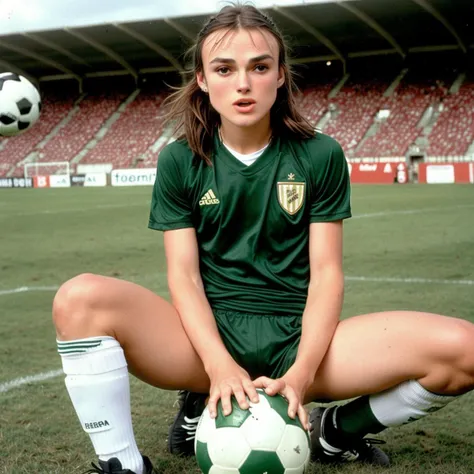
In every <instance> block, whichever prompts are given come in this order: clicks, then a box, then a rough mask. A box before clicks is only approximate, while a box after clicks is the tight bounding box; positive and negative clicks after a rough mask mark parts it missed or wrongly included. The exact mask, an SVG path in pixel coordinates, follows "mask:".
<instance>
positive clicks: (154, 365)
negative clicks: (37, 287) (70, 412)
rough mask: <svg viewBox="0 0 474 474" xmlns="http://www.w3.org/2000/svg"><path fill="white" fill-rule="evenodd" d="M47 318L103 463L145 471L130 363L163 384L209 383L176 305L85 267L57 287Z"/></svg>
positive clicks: (204, 386)
mask: <svg viewBox="0 0 474 474" xmlns="http://www.w3.org/2000/svg"><path fill="white" fill-rule="evenodd" d="M53 319H54V323H55V326H56V331H57V338H58V350H59V352H60V355H61V358H62V362H63V368H64V372H65V374H66V387H67V389H68V392H69V395H70V397H71V401H72V403H73V405H74V408H75V409H76V413H77V415H78V418H79V420H80V422H81V425H82V427H83V429H84V431H86V432H87V433H88V434H89V436H90V438H91V441H92V443H93V445H94V449H95V452H96V453H97V455H98V457H99V463H100V464H101V468H102V469H104V470H105V471H106V472H109V470H110V466H111V464H114V465H116V466H115V468H114V469H118V470H120V472H122V470H124V469H127V472H134V473H136V474H144V473H147V472H151V467H150V466H149V463H148V461H147V460H146V459H143V458H142V455H141V453H140V451H139V449H138V447H137V445H136V442H135V437H134V433H133V427H132V419H131V413H130V389H129V380H128V370H130V371H131V372H132V373H133V374H135V375H136V376H137V377H139V378H141V379H142V380H144V381H145V382H147V383H150V384H152V385H155V386H158V387H161V388H166V389H176V388H188V389H190V390H194V391H204V392H207V391H208V389H209V379H208V377H207V374H206V372H205V371H204V368H203V365H202V363H201V360H200V358H199V357H198V355H197V353H196V352H195V351H194V349H193V347H192V345H191V343H190V341H189V339H188V337H187V335H186V333H185V331H184V329H183V326H182V325H181V321H180V318H179V315H178V313H177V312H176V310H175V308H174V307H173V306H172V305H171V304H169V303H168V302H166V301H165V300H163V299H162V298H160V297H158V296H157V295H155V294H153V293H152V292H151V291H149V290H146V289H145V288H142V287H140V286H138V285H135V284H133V283H129V282H126V281H121V280H117V279H114V278H108V277H102V276H96V275H90V274H85V275H80V276H78V277H76V278H73V279H72V280H70V281H68V282H66V283H65V284H64V285H63V286H62V287H61V288H60V289H59V291H58V293H57V295H56V297H55V299H54V305H53ZM109 463H111V464H110V465H109ZM117 463H118V464H117ZM117 466H118V467H117ZM129 470H130V471H129ZM114 472H115V471H114Z"/></svg>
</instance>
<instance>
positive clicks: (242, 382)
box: [207, 359, 259, 418]
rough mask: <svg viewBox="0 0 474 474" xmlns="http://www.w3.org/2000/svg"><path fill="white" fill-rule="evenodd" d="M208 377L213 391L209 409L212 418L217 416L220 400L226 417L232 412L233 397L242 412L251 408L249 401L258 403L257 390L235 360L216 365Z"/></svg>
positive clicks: (208, 405)
mask: <svg viewBox="0 0 474 474" xmlns="http://www.w3.org/2000/svg"><path fill="white" fill-rule="evenodd" d="M208 375H209V379H210V381H211V389H210V392H209V401H208V404H207V407H208V409H209V413H210V415H211V418H215V417H216V416H217V403H218V402H219V399H220V400H221V403H222V412H223V413H224V416H227V415H230V413H231V412H232V403H231V397H232V395H234V396H235V398H236V400H237V403H238V404H239V407H240V408H242V410H247V409H248V408H249V407H250V405H249V402H248V399H250V400H251V401H252V402H253V403H257V402H258V400H259V398H258V394H257V390H256V388H255V386H254V384H253V382H252V380H251V379H250V376H249V374H248V373H247V371H246V370H244V369H243V368H242V367H240V365H238V364H237V363H236V362H235V361H234V360H232V359H231V360H229V361H226V362H222V361H221V362H219V363H216V364H215V365H214V366H213V367H211V368H210V370H209V372H208ZM247 397H248V399H247Z"/></svg>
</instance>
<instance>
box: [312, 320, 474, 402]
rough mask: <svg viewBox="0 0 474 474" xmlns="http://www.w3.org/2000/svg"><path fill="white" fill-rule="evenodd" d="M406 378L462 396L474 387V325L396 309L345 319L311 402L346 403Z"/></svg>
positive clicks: (317, 380)
mask: <svg viewBox="0 0 474 474" xmlns="http://www.w3.org/2000/svg"><path fill="white" fill-rule="evenodd" d="M406 380H418V381H419V382H420V384H421V385H422V386H423V387H425V388H426V389H427V390H430V391H432V392H434V393H438V394H446V395H459V394H462V393H465V392H468V391H469V390H471V389H472V388H473V387H474V325H473V324H471V323H469V322H467V321H464V320H461V319H456V318H449V317H446V316H439V315H435V314H430V313H419V312H410V311H392V312H385V313H373V314H367V315H363V316H356V317H353V318H350V319H347V320H344V321H342V322H341V323H340V324H339V326H338V327H337V329H336V332H335V335H334V337H333V339H332V342H331V345H330V347H329V350H328V352H327V354H326V356H325V358H324V360H323V363H322V364H321V366H320V369H319V371H318V373H317V375H316V378H315V380H314V384H313V385H312V387H311V388H310V390H309V392H308V398H309V399H315V398H328V399H332V400H342V399H348V398H353V397H356V396H359V395H364V394H371V393H377V392H380V391H382V390H385V389H387V388H390V387H393V386H394V385H398V384H399V383H401V382H404V381H406Z"/></svg>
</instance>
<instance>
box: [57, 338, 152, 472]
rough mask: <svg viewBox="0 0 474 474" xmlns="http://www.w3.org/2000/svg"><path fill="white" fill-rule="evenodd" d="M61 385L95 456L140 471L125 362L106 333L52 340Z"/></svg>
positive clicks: (121, 352)
mask: <svg viewBox="0 0 474 474" xmlns="http://www.w3.org/2000/svg"><path fill="white" fill-rule="evenodd" d="M57 344H58V352H59V354H60V355H61V359H62V364H63V370H64V373H65V374H66V380H65V382H66V387H67V390H68V392H69V396H70V398H71V401H72V404H73V406H74V408H75V410H76V413H77V416H78V417H79V421H80V422H81V425H82V428H83V429H84V431H86V433H88V434H89V436H90V438H91V441H92V444H93V445H94V450H95V452H96V454H97V455H98V457H99V459H100V460H104V461H105V460H108V459H110V458H113V457H116V458H118V459H119V460H120V462H121V463H122V467H123V468H124V469H130V470H131V471H133V472H135V473H136V474H143V459H142V456H141V454H140V452H139V451H138V447H137V444H136V442H135V437H134V434H133V427H132V416H131V410H130V386H129V377H128V370H127V362H126V360H125V356H124V353H123V350H122V348H121V347H120V345H119V343H118V342H117V341H116V340H115V339H114V338H112V337H106V336H103V337H102V336H101V337H91V338H86V339H77V340H74V341H57Z"/></svg>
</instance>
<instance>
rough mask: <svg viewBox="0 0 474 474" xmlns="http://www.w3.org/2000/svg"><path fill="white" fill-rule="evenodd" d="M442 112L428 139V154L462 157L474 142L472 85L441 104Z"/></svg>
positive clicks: (473, 92) (473, 97) (473, 84)
mask: <svg viewBox="0 0 474 474" xmlns="http://www.w3.org/2000/svg"><path fill="white" fill-rule="evenodd" d="M442 105H443V111H442V112H441V113H440V115H439V117H438V120H437V122H436V124H435V126H434V127H433V129H432V130H431V133H430V135H429V137H428V139H429V147H428V154H429V155H433V156H439V155H464V154H465V153H466V152H467V150H468V148H469V146H470V145H471V143H472V141H473V140H474V83H472V82H471V83H468V84H464V85H463V86H462V87H461V89H460V90H459V92H458V93H457V94H452V95H448V96H447V97H446V98H445V99H444V100H443V102H442Z"/></svg>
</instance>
